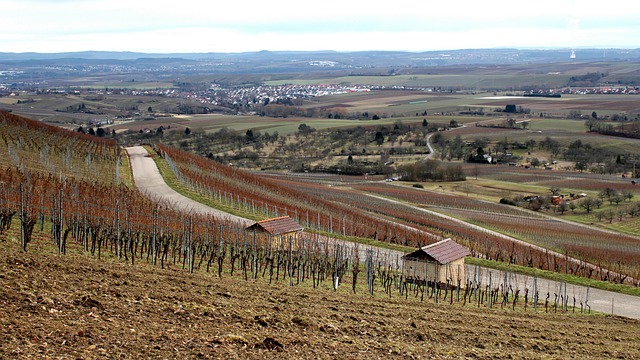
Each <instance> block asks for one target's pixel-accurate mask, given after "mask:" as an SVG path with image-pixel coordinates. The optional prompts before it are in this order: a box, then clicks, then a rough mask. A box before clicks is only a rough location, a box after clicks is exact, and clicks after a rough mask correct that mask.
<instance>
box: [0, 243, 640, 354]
mask: <svg viewBox="0 0 640 360" xmlns="http://www.w3.org/2000/svg"><path fill="white" fill-rule="evenodd" d="M43 241H46V240H37V241H36V242H35V243H34V248H38V249H40V250H38V251H37V253H36V252H33V253H31V252H30V253H24V252H22V251H21V250H18V249H19V246H18V244H14V243H12V242H8V243H7V242H5V243H4V245H3V246H1V247H0V274H1V276H0V290H1V291H0V305H1V306H0V325H1V326H0V335H1V336H2V338H3V341H2V342H1V343H0V356H1V357H3V358H4V357H7V358H16V357H20V358H30V357H31V358H32V357H57V356H60V355H61V354H66V355H68V356H72V357H75V358H79V357H82V358H112V357H114V356H115V357H147V358H149V357H151V358H165V357H183V358H192V357H200V358H222V357H224V358H238V357H240V358H246V359H258V358H260V359H262V358H287V359H289V358H309V357H314V358H315V357H321V358H340V359H345V358H347V359H349V358H353V359H356V358H363V357H366V358H386V357H405V358H418V357H422V358H459V357H479V358H504V357H505V356H507V357H516V358H531V359H537V358H544V357H553V358H555V357H558V358H559V357H566V356H570V357H578V358H583V359H601V358H610V357H618V358H625V359H636V358H638V357H640V345H639V344H640V326H638V325H639V323H638V321H637V320H630V319H625V318H620V317H611V316H601V315H591V316H578V315H572V314H571V313H570V314H556V313H548V314H547V313H544V312H541V313H539V314H537V315H533V313H532V312H531V309H530V310H529V311H528V312H521V311H512V310H500V309H493V310H492V309H487V308H486V307H476V306H469V305H467V306H462V305H461V304H460V305H458V304H454V305H450V304H448V303H441V304H434V303H432V302H421V301H419V300H418V299H413V298H412V297H409V298H408V299H406V300H405V299H404V298H397V297H393V298H388V296H386V294H384V293H380V294H379V295H376V296H374V297H371V296H370V295H368V294H366V291H362V292H359V293H357V294H355V295H354V294H348V293H349V292H351V289H350V287H349V286H345V287H341V288H339V289H338V291H333V290H330V289H329V288H321V289H312V288H310V287H308V286H307V287H305V286H295V287H290V286H288V284H282V283H275V284H271V285H269V284H268V283H266V282H264V281H262V280H248V281H245V280H243V279H242V275H240V274H238V273H237V275H234V276H231V275H229V274H224V275H223V276H222V277H221V278H218V277H217V275H214V274H207V273H203V272H196V273H194V274H189V273H187V272H186V271H182V270H180V269H178V268H177V267H171V268H170V269H160V268H158V267H152V266H150V265H146V264H143V263H138V264H137V265H135V266H133V265H128V264H125V263H122V262H120V261H117V260H102V261H98V260H96V259H95V258H91V257H87V256H84V255H77V254H75V253H74V251H73V250H72V249H71V248H70V251H69V254H67V255H65V256H61V255H57V254H54V253H52V252H50V251H48V250H47V249H46V246H43V245H44V244H42V242H43ZM47 242H48V241H47ZM301 309H304V310H301Z"/></svg>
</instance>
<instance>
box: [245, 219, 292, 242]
mask: <svg viewBox="0 0 640 360" xmlns="http://www.w3.org/2000/svg"><path fill="white" fill-rule="evenodd" d="M246 229H247V230H248V231H257V232H263V233H267V234H269V235H271V236H273V237H277V238H281V239H289V238H291V239H293V240H296V239H297V238H298V234H299V233H301V232H302V230H304V228H303V227H302V226H300V224H298V222H297V221H295V220H294V219H292V218H291V217H289V216H280V217H276V218H271V219H265V220H261V221H258V222H256V223H254V224H253V225H250V226H248V227H247V228H246Z"/></svg>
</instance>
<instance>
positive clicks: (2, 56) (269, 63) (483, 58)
mask: <svg viewBox="0 0 640 360" xmlns="http://www.w3.org/2000/svg"><path fill="white" fill-rule="evenodd" d="M571 53H572V50H571V49H461V50H443V51H425V52H401V51H359V52H337V51H328V50H327V51H258V52H243V53H213V52H212V53H164V54H161V53H140V52H110V51H83V52H64V53H33V52H30V53H9V52H4V53H0V64H13V65H34V64H45V63H51V64H113V63H114V62H122V63H125V64H136V63H138V64H139V63H141V62H142V63H149V62H151V60H152V59H153V60H154V61H169V62H173V63H175V62H194V61H195V62H199V63H201V64H211V63H215V65H217V67H218V68H219V69H221V70H223V72H235V71H239V72H243V73H251V72H254V73H262V72H265V71H271V72H273V71H280V72H282V71H300V70H305V69H316V70H318V69H322V68H330V69H345V68H367V67H424V66H443V65H460V64H521V63H546V62H561V61H562V62H567V61H596V60H597V61H600V60H601V61H638V60H640V49H577V50H575V54H576V58H575V59H572V58H571Z"/></svg>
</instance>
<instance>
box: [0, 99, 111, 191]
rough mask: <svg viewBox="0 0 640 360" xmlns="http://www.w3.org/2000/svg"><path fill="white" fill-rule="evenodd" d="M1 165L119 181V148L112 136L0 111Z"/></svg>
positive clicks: (69, 175)
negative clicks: (67, 127)
mask: <svg viewBox="0 0 640 360" xmlns="http://www.w3.org/2000/svg"><path fill="white" fill-rule="evenodd" d="M0 139H2V142H3V143H4V144H3V145H4V146H0V158H1V159H6V160H5V161H7V162H6V163H3V166H13V167H15V168H18V169H22V170H23V171H24V170H25V169H28V170H29V171H30V172H38V173H42V174H51V175H52V176H57V177H73V178H76V179H83V180H87V181H89V180H91V181H96V180H97V181H100V182H101V183H105V184H118V183H120V173H119V166H120V165H121V159H120V152H119V148H118V146H117V144H116V142H115V140H113V139H103V138H97V137H95V136H91V135H86V134H83V133H77V132H71V131H68V130H64V129H61V128H58V127H55V126H51V125H47V124H44V123H41V122H39V121H32V120H28V119H25V118H21V117H19V116H16V115H13V114H11V113H7V112H4V111H0Z"/></svg>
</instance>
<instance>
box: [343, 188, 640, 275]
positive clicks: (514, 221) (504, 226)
mask: <svg viewBox="0 0 640 360" xmlns="http://www.w3.org/2000/svg"><path fill="white" fill-rule="evenodd" d="M355 188H356V189H359V190H361V191H366V192H367V193H370V194H378V195H383V196H387V197H391V198H395V199H400V200H402V201H406V202H410V203H411V204H416V205H419V206H422V207H426V208H429V209H432V210H435V211H438V212H439V213H443V214H446V215H450V216H453V217H455V218H458V219H461V220H464V221H467V222H470V223H473V224H476V225H480V226H482V227H484V228H486V229H491V230H495V231H498V232H500V233H503V234H506V235H509V236H512V237H515V238H518V239H521V240H525V241H527V242H529V243H531V244H535V245H539V246H543V247H546V248H548V249H550V250H555V251H558V252H560V253H563V254H564V253H566V254H568V255H570V256H573V257H575V258H577V259H580V261H583V262H589V263H592V264H595V265H597V267H598V268H600V267H602V268H605V269H608V270H611V271H613V272H615V273H618V274H621V276H618V277H617V279H611V278H610V277H611V273H609V272H606V271H603V272H600V273H599V274H598V270H597V268H596V269H594V268H589V267H579V268H580V273H581V275H582V276H586V277H589V278H591V277H594V276H595V277H596V278H600V279H601V280H613V281H616V282H624V281H625V278H626V277H632V278H634V279H638V278H639V277H640V252H639V250H638V249H639V247H638V244H640V239H638V238H636V237H633V236H628V235H623V234H617V233H613V232H608V231H603V230H599V229H595V228H590V227H585V226H581V225H577V224H573V223H570V222H562V221H559V220H555V219H550V218H548V217H544V216H543V215H541V214H538V213H534V212H531V211H527V210H524V209H520V208H515V207H512V206H506V205H502V204H492V203H487V202H484V201H478V200H474V199H471V198H467V197H462V196H454V195H446V194H436V193H433V192H428V191H421V190H416V189H410V188H400V187H396V186H386V185H384V184H375V185H358V186H355ZM439 221H440V222H442V223H446V219H444V221H442V220H441V219H439ZM443 226H447V225H443ZM448 227H450V228H452V229H454V227H451V225H449V226H448ZM457 227H458V228H459V227H460V225H457ZM468 231H469V230H467V232H468ZM456 232H457V233H460V234H461V233H462V231H460V230H456ZM471 237H473V235H471ZM475 237H476V238H483V234H482V232H480V233H479V234H477V235H475ZM604 239H606V241H603V240H604ZM493 241H496V240H493ZM464 243H465V244H468V246H469V247H471V248H477V246H476V247H474V246H473V243H472V242H470V241H465V242H464ZM499 248H501V249H503V250H504V249H505V247H502V246H500V247H499ZM506 249H508V247H507V248H506ZM514 249H515V248H514ZM521 251H524V252H520V253H515V254H511V255H509V256H513V257H515V258H516V262H514V263H518V264H520V265H525V266H532V264H537V265H533V266H537V267H539V268H545V269H547V270H553V271H569V272H571V273H574V272H575V269H570V267H571V265H570V264H566V263H565V264H564V265H562V264H557V266H556V265H554V266H553V267H551V266H550V263H549V264H547V266H546V267H545V265H544V264H542V263H540V260H541V261H544V258H540V259H538V261H531V260H532V259H531V254H530V255H529V257H527V256H523V255H524V254H526V253H527V249H526V247H524V248H521ZM528 251H529V252H530V253H531V252H532V251H531V250H528ZM493 258H496V257H493ZM518 258H519V259H526V260H525V262H522V260H520V261H518V260H517V259H518ZM509 262H512V259H511V258H510V260H509ZM563 266H564V267H565V269H563V268H562V267H563Z"/></svg>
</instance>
